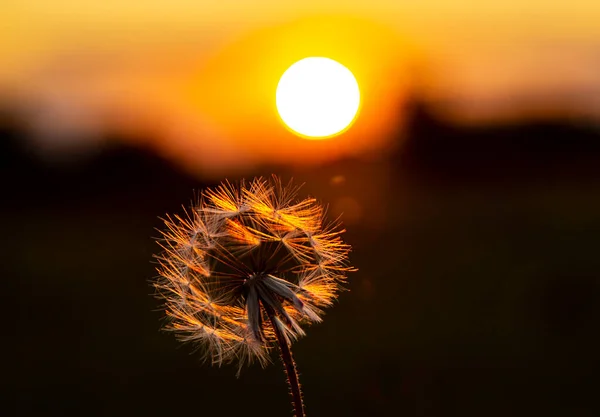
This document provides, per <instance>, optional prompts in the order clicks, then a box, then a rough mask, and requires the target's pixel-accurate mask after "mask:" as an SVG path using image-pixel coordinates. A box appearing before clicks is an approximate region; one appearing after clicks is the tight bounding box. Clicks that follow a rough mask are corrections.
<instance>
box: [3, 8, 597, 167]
mask: <svg viewBox="0 0 600 417" xmlns="http://www.w3.org/2000/svg"><path fill="white" fill-rule="evenodd" d="M2 9H3V11H2V15H1V16H0V59H1V62H2V65H1V66H0V99H1V98H2V97H3V98H4V100H3V101H5V102H8V103H9V104H14V105H18V106H21V108H23V109H25V111H26V112H28V113H27V114H28V115H30V116H31V119H30V120H31V122H32V130H33V131H34V132H35V133H36V136H37V137H38V138H39V139H38V140H39V142H38V143H39V146H46V147H50V148H52V147H58V146H59V144H65V143H66V144H68V145H77V144H79V141H81V138H82V137H88V138H94V137H100V136H101V135H99V132H102V131H103V130H105V129H109V130H110V129H122V130H126V131H130V132H134V133H136V135H137V136H138V137H145V138H148V139H145V140H150V141H151V142H152V143H151V145H152V146H155V147H157V148H158V149H160V150H161V151H162V152H164V153H165V154H167V155H170V156H174V157H178V158H180V159H181V160H183V161H184V162H185V163H186V164H187V165H188V166H190V167H198V166H201V167H202V169H205V170H211V169H212V170H214V169H230V168H232V167H233V168H235V167H237V168H243V167H244V166H245V165H251V164H254V163H259V162H264V161H273V160H275V161H279V162H286V163H287V162H289V163H296V162H303V161H307V160H309V161H315V162H318V161H325V160H328V159H331V158H335V157H339V156H342V155H349V154H361V155H362V154H366V155H371V154H373V155H376V154H377V153H378V152H383V151H385V149H386V148H387V146H388V144H387V142H386V140H387V137H388V136H389V135H388V133H389V131H390V130H391V129H397V128H398V125H399V120H400V121H401V114H400V108H401V104H402V102H403V100H404V98H405V97H406V96H407V95H408V94H412V93H414V92H415V91H418V93H419V94H420V95H422V96H423V97H425V98H427V99H428V100H430V101H432V102H433V103H437V104H438V105H439V106H440V108H443V109H444V111H446V113H447V114H448V115H450V116H451V117H454V118H456V119H457V120H464V121H469V122H471V121H474V120H488V119H490V118H492V119H493V118H498V117H509V118H510V117H513V116H518V115H519V114H522V113H523V112H524V111H532V112H535V111H545V110H552V109H547V108H545V106H547V104H548V103H562V105H568V107H569V110H570V111H575V113H577V114H579V115H581V117H587V118H590V117H591V118H592V119H593V120H596V121H598V120H600V79H599V78H600V77H598V75H597V74H598V73H600V55H599V54H598V52H599V51H600V25H599V24H598V22H599V21H600V3H599V2H597V1H584V0H576V1H570V2H549V1H541V0H531V1H528V2H522V1H517V0H506V1H503V2H493V3H492V2H475V1H464V0H455V1H433V0H422V1H419V2H408V1H383V0H370V1H360V2H357V1H355V2H352V1H327V0H320V1H312V0H309V1H303V2H281V1H271V0H254V1H232V0H219V1H199V0H195V1H192V0H189V1H188V0H169V1H151V0H148V1H145V2H138V1H135V2H133V1H123V0H104V1H101V2H100V1H83V0H81V1H73V0H54V1H47V0H7V1H5V2H4V3H3V7H2ZM319 55H322V56H328V57H330V58H333V59H336V60H338V61H340V62H342V63H343V64H344V65H346V66H347V67H348V68H350V70H351V71H352V72H353V73H354V74H355V76H356V78H357V79H358V81H359V85H360V87H361V93H362V97H363V106H362V111H361V114H360V115H359V117H358V119H357V122H356V124H355V125H354V126H353V127H352V128H351V129H350V130H349V131H348V132H346V133H345V134H343V135H341V136H340V137H338V138H334V139H333V140H329V141H322V142H320V143H315V142H308V141H304V140H302V139H299V138H297V137H295V136H293V135H292V134H290V132H289V131H287V130H286V129H285V128H284V127H283V126H282V125H281V123H280V122H279V120H278V119H277V116H276V113H275V110H274V89H275V87H276V84H277V81H278V78H279V76H280V75H281V74H282V73H283V71H284V70H285V68H287V67H288V66H289V65H291V64H292V63H293V62H294V61H295V60H298V59H301V58H303V57H305V56H319ZM565 100H566V101H565ZM565 103H566V104H565ZM59 141H60V142H59Z"/></svg>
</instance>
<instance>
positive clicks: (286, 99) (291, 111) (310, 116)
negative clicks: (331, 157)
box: [276, 57, 360, 139]
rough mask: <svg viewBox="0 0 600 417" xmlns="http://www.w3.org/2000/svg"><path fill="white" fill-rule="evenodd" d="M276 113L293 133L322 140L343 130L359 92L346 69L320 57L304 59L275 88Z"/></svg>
mask: <svg viewBox="0 0 600 417" xmlns="http://www.w3.org/2000/svg"><path fill="white" fill-rule="evenodd" d="M276 103H277V111H278V112H279V116H280V117H281V119H282V120H283V122H284V123H285V124H286V126H287V127H289V128H290V129H291V130H293V131H294V132H295V133H297V134H299V135H301V136H303V137H307V138H311V139H312V138H315V139H318V138H325V137H329V136H333V135H335V134H338V133H340V132H342V131H344V130H345V129H347V128H348V127H349V126H350V125H351V124H352V122H353V121H354V119H355V118H356V114H357V112H358V108H359V106H360V91H359V89H358V83H357V82H356V78H355V77H354V75H353V74H352V73H351V72H350V70H349V69H348V68H346V67H345V66H343V65H342V64H340V63H339V62H336V61H334V60H333V59H329V58H324V57H310V58H304V59H302V60H300V61H298V62H296V63H295V64H293V65H292V66H291V67H289V68H288V69H287V70H286V71H285V73H284V74H283V76H282V77H281V79H280V80H279V84H278V85H277V92H276Z"/></svg>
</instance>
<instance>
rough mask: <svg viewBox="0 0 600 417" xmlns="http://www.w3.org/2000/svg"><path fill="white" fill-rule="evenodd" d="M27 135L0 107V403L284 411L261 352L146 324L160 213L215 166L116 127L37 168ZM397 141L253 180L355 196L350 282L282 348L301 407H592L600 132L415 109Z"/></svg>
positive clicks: (279, 377) (323, 410)
mask: <svg viewBox="0 0 600 417" xmlns="http://www.w3.org/2000/svg"><path fill="white" fill-rule="evenodd" d="M25 135H26V133H25V129H24V128H23V126H20V122H19V120H18V119H15V118H12V117H11V116H6V117H3V122H2V123H0V138H1V142H0V167H1V170H2V172H0V174H1V175H2V178H3V183H2V184H3V189H4V193H3V195H4V200H3V201H4V204H3V205H2V209H1V210H2V219H3V220H4V221H3V230H4V235H3V236H4V237H3V239H2V241H1V245H0V249H1V251H2V254H3V255H2V259H3V261H2V272H3V274H2V276H3V280H2V284H3V288H2V294H3V301H4V303H3V304H4V307H5V310H6V311H7V315H6V316H5V322H6V323H7V324H8V332H7V333H6V337H5V339H4V340H5V346H6V348H7V355H6V362H7V366H6V368H5V369H6V371H5V378H4V382H3V388H4V390H3V391H4V393H5V396H6V399H7V401H6V404H7V408H5V410H6V412H7V415H15V416H17V415H34V414H57V415H82V414H85V415H90V416H92V415H99V416H100V415H124V414H140V415H142V414H143V415H145V416H153V415H157V416H158V415H161V416H162V415H165V414H171V415H175V414H184V413H186V414H190V415H200V414H211V415H214V414H217V413H218V414H220V415H222V416H239V415H247V416H251V415H261V416H271V415H272V416H275V415H284V413H291V406H290V404H289V401H288V395H287V388H286V383H285V378H284V373H283V369H282V366H281V364H280V362H279V360H278V358H277V356H276V355H275V354H274V355H273V364H272V365H270V366H269V367H268V368H267V369H265V370H261V369H260V367H259V366H257V365H255V366H252V367H250V368H249V369H246V370H244V371H243V372H242V374H241V377H240V378H239V379H236V378H235V373H236V368H235V366H224V367H223V368H221V369H218V368H213V367H211V366H210V365H209V364H201V363H200V362H199V360H198V356H197V355H194V354H193V348H192V347H191V346H181V345H180V344H179V343H178V342H177V341H176V340H175V339H174V337H173V336H172V335H171V334H166V333H161V332H160V331H159V328H160V324H161V316H162V315H161V312H160V311H158V308H159V302H158V301H157V300H155V299H154V298H153V297H152V296H151V295H150V294H151V292H152V289H151V287H150V285H149V280H150V279H151V278H152V277H153V276H155V272H154V267H155V265H154V264H153V263H152V254H154V253H156V252H157V251H158V246H157V245H156V244H155V243H154V241H153V237H156V236H158V233H157V232H156V231H155V228H157V227H161V221H160V219H159V216H163V215H164V214H165V213H167V212H169V213H172V212H180V211H181V210H180V207H181V205H187V204H188V202H189V201H190V200H191V199H192V198H193V195H194V191H198V190H201V189H202V188H204V187H205V186H210V185H214V184H215V183H218V181H214V180H210V181H208V180H203V179H199V178H192V177H191V176H189V175H187V174H185V173H184V172H183V171H182V170H180V169H178V168H177V167H176V166H175V165H173V164H172V163H170V162H168V161H166V160H164V159H162V158H160V157H158V156H156V155H155V154H153V153H152V152H150V151H149V150H145V149H142V148H136V147H134V146H132V145H125V144H119V142H118V141H116V140H115V141H112V143H113V145H112V146H109V147H107V148H106V149H104V150H102V151H101V152H100V153H98V154H97V155H95V156H92V157H90V158H88V159H86V160H83V161H80V162H79V163H71V164H65V165H51V164H50V165H48V164H45V163H44V162H43V160H41V159H39V158H37V157H35V156H33V155H31V154H30V153H29V152H28V150H27V147H23V146H22V141H23V140H24V139H25ZM115 139H116V138H115ZM402 140H403V143H402V146H398V147H397V150H396V151H394V152H393V153H390V154H389V155H388V156H387V157H386V158H382V159H380V160H375V161H369V160H362V159H360V158H356V159H345V160H341V161H337V162H335V163H331V164H327V165H322V166H317V167H308V166H307V167H296V168H289V167H284V166H277V165H272V166H261V167H259V168H257V169H256V170H255V172H248V173H247V176H254V175H269V174H271V173H275V174H279V175H281V176H283V177H284V178H289V177H292V176H293V177H295V178H296V179H297V180H298V181H299V182H305V181H306V186H305V190H306V192H309V193H311V194H312V193H314V194H315V195H317V197H318V198H319V199H321V200H323V201H324V202H331V203H332V204H333V206H335V202H336V201H338V200H340V198H342V197H344V198H352V199H353V201H355V202H356V203H357V206H358V209H359V210H358V214H356V218H355V219H354V220H353V221H351V222H349V223H348V224H347V225H346V227H347V229H348V232H347V234H346V239H347V241H348V242H349V243H350V244H352V246H353V252H352V254H351V259H352V261H353V263H354V264H355V265H356V266H357V267H358V269H359V271H358V272H357V273H354V274H352V275H351V276H350V280H349V289H350V291H349V292H344V293H342V294H341V296H340V299H339V303H338V304H336V305H335V306H334V307H333V308H331V309H329V310H328V311H327V314H326V315H325V318H324V322H323V323H321V324H319V325H315V326H312V327H311V328H308V330H307V337H305V338H304V339H301V340H300V341H299V342H297V343H296V344H294V346H293V350H294V354H295V356H296V361H297V363H298V366H299V369H300V374H301V376H300V378H301V383H302V386H303V389H304V396H305V403H306V408H307V414H308V415H311V416H321V415H323V416H325V415H327V416H388V415H403V416H460V417H464V416H481V415H487V416H505V415H507V414H510V415H514V416H531V415H545V416H553V415H556V416H565V415H569V416H582V417H584V416H593V415H597V414H598V413H599V412H600V408H599V406H598V402H597V401H596V391H597V383H596V374H597V372H598V371H599V370H600V360H599V359H598V354H597V352H598V351H599V348H600V339H599V338H598V336H597V333H598V332H597V330H598V325H599V324H600V307H599V306H600V281H599V276H598V271H599V270H600V258H599V257H598V254H597V249H598V244H599V238H598V236H600V193H599V192H598V190H600V129H599V128H598V127H594V126H590V125H585V124H582V123H573V122H572V121H569V120H568V119H567V118H565V119H564V120H558V119H548V120H532V121H526V122H518V123H514V124H510V125H509V124H497V125H487V126H481V127H469V126H457V125H451V124H449V123H447V122H444V121H442V120H440V119H438V118H436V117H435V116H434V115H433V114H432V113H431V112H430V111H429V110H428V108H427V106H423V105H421V104H419V103H414V104H413V107H412V108H411V110H410V112H409V116H408V123H407V127H406V130H405V133H404V136H403V139H402ZM398 143H400V139H398ZM335 175H338V176H341V177H342V178H344V179H345V182H343V183H341V184H335V183H334V182H332V181H331V179H332V177H333V176H335ZM370 175H372V176H370ZM235 178H238V177H237V176H232V177H231V179H235ZM370 187H371V188H372V189H370ZM344 201H345V200H344ZM334 208H335V207H334Z"/></svg>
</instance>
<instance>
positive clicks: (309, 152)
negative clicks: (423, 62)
mask: <svg viewBox="0 0 600 417" xmlns="http://www.w3.org/2000/svg"><path fill="white" fill-rule="evenodd" d="M406 53H407V48H406V45H403V44H402V43H401V42H400V40H399V39H398V37H397V36H396V35H395V33H394V32H393V31H391V30H390V29H388V28H386V27H385V26H382V25H378V24H375V23H373V22H370V21H367V20H363V19H360V18H355V17H339V16H320V17H311V18H305V19H300V20H296V21H293V22H291V23H287V24H283V25H277V26H271V27H268V28H263V29H261V30H257V31H255V32H253V33H251V34H249V35H247V36H243V37H240V38H239V39H237V40H235V41H234V42H232V43H230V44H229V45H226V46H224V47H223V48H222V49H221V50H219V51H218V53H217V54H215V55H214V56H212V57H211V58H210V59H208V60H207V62H206V64H205V65H204V66H202V68H200V69H199V70H198V72H197V73H195V74H192V76H191V77H190V84H189V86H187V87H185V88H184V90H185V91H186V92H187V94H186V96H185V98H183V99H182V101H185V102H186V103H188V104H189V106H190V107H191V108H196V109H197V113H198V114H202V115H204V116H205V117H207V118H209V119H210V120H211V121H213V123H215V124H216V125H218V126H219V127H220V129H221V133H222V134H224V135H226V136H227V137H230V138H234V140H235V143H236V145H237V146H238V147H239V148H241V149H243V150H244V152H245V154H246V155H247V158H248V160H250V161H252V160H265V159H267V160H278V161H286V162H288V163H306V162H321V161H326V160H330V159H333V158H337V157H340V156H343V155H350V154H363V153H365V152H376V151H381V149H382V145H384V144H385V141H386V136H387V135H386V134H387V133H389V129H390V128H391V127H392V126H394V123H392V120H393V119H394V118H396V116H397V112H398V106H397V105H396V104H399V103H400V99H401V95H402V92H403V91H404V88H403V87H402V85H403V83H406V81H407V80H406V77H403V75H402V73H403V67H402V65H403V64H404V62H405V61H404V60H403V59H401V56H402V54H406ZM307 56H325V57H328V58H331V59H334V60H336V61H338V62H341V63H343V64H344V65H345V66H346V67H347V68H349V69H350V71H352V73H353V74H354V75H355V77H356V79H357V82H358V84H359V85H360V88H361V96H362V98H363V103H362V109H361V115H360V118H358V120H357V121H356V122H355V124H354V125H353V126H352V129H350V130H348V131H347V132H345V133H344V134H343V135H340V136H338V137H335V138H332V139H330V140H327V141H319V142H314V141H311V142H309V141H305V140H303V139H301V138H299V137H297V136H296V135H295V134H293V133H291V132H290V131H289V130H288V129H286V128H285V126H283V125H282V123H281V121H280V120H279V118H278V114H277V109H276V107H275V91H276V89H277V83H278V81H279V79H280V77H281V74H283V73H284V72H285V70H286V69H287V68H288V67H289V66H290V65H292V64H293V63H295V62H297V61H299V60H300V59H302V58H305V57H307Z"/></svg>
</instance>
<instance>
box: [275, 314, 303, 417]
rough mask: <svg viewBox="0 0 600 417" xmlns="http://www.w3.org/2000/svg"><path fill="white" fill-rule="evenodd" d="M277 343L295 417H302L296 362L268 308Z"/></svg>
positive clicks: (300, 392)
mask: <svg viewBox="0 0 600 417" xmlns="http://www.w3.org/2000/svg"><path fill="white" fill-rule="evenodd" d="M266 310H267V314H268V316H269V319H270V320H271V324H272V325H273V330H274V331H275V336H276V337H277V342H278V343H279V350H280V353H281V360H282V362H283V364H284V365H285V372H286V374H287V380H288V384H289V386H290V393H291V394H292V402H293V405H294V414H295V415H296V417H304V416H305V414H304V404H303V403H302V391H301V390H300V382H299V381H298V371H297V370H296V362H294V357H293V356H292V350H291V349H290V344H289V343H288V340H287V338H286V337H285V334H283V332H282V331H281V329H280V328H279V326H278V325H277V323H276V321H275V314H274V311H273V310H272V309H270V308H266Z"/></svg>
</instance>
